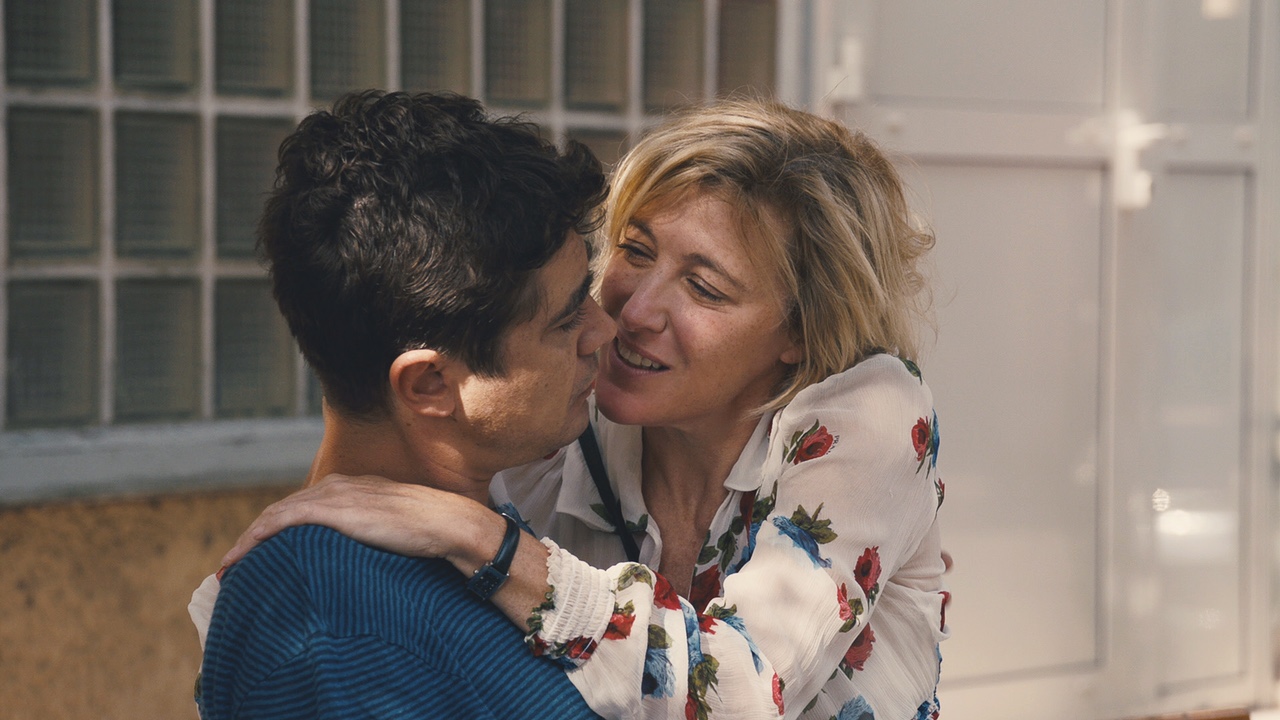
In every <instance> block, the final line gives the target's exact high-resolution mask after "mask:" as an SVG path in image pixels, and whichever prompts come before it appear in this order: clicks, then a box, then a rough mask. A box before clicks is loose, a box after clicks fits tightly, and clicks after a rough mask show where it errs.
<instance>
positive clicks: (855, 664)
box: [844, 625, 876, 672]
mask: <svg viewBox="0 0 1280 720" xmlns="http://www.w3.org/2000/svg"><path fill="white" fill-rule="evenodd" d="M875 641H876V634H875V633H874V632H872V630H871V626H870V625H868V626H866V627H864V628H862V632H860V633H858V637H856V638H854V639H853V644H852V645H850V646H849V651H848V652H846V653H845V654H844V662H845V665H848V666H849V667H851V668H853V669H854V670H857V671H858V672H862V669H863V668H864V667H865V666H866V663H867V658H869V657H871V645H872V644H873V643H874V642H875Z"/></svg>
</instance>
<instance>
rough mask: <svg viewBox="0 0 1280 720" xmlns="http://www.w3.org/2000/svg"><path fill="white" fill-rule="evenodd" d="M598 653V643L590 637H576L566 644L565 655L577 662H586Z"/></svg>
mask: <svg viewBox="0 0 1280 720" xmlns="http://www.w3.org/2000/svg"><path fill="white" fill-rule="evenodd" d="M595 651H596V641H595V640H593V639H591V638H589V637H582V636H579V637H576V638H574V639H572V640H570V641H569V642H567V643H565V646H564V654H565V656H566V657H570V658H573V659H575V660H586V659H588V658H590V657H591V654H592V653H594V652H595Z"/></svg>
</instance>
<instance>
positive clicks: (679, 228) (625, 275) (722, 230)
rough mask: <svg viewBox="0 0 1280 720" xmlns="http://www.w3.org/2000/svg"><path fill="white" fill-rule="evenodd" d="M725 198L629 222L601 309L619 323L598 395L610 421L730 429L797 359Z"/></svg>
mask: <svg viewBox="0 0 1280 720" xmlns="http://www.w3.org/2000/svg"><path fill="white" fill-rule="evenodd" d="M743 242H744V240H743V238H742V236H741V233H740V232H739V230H738V226H737V224H736V223H735V222H734V220H733V214H732V211H731V209H730V207H729V205H728V204H727V203H725V202H724V201H723V200H720V199H719V198H717V197H715V196H714V195H711V194H708V193H695V194H692V195H690V196H687V197H686V198H685V199H683V200H681V201H680V202H679V203H677V204H675V205H672V206H669V207H665V208H662V209H660V210H658V211H656V212H654V213H652V214H642V215H637V216H636V217H635V218H634V219H633V221H632V222H631V224H630V226H628V227H627V228H625V230H624V232H623V235H622V238H621V240H620V241H619V246H618V247H616V248H613V249H612V251H611V254H610V256H609V260H608V263H607V264H606V266H605V270H604V277H603V283H602V289H601V305H603V307H604V309H605V312H607V313H609V315H610V316H611V317H613V319H614V320H616V321H617V323H618V336H617V338H616V339H615V340H614V341H613V342H612V343H610V344H608V345H606V346H605V347H604V350H603V352H602V355H603V358H602V362H601V366H600V378H599V381H598V384H597V387H596V398H597V401H598V402H599V405H600V409H601V411H603V412H604V414H605V415H606V416H608V417H609V419H610V420H613V421H614V422H618V423H624V424H628V425H645V426H651V427H652V426H671V427H684V428H690V429H696V428H700V427H708V426H721V427H724V426H725V425H726V424H735V423H737V422H739V421H741V420H742V418H743V417H744V416H746V415H747V414H748V413H750V411H751V410H753V409H754V408H756V407H758V406H760V405H762V404H764V403H765V402H766V401H767V400H768V399H769V398H770V397H772V395H773V393H774V392H775V390H776V389H777V386H778V383H779V382H780V381H781V379H782V378H783V376H784V375H785V373H786V369H787V364H788V363H796V362H798V361H799V360H800V351H799V349H798V346H797V344H796V343H795V342H794V341H793V340H792V339H791V336H790V333H789V332H788V331H787V329H786V328H785V327H784V324H783V314H782V305H783V303H782V301H781V297H780V291H779V289H778V288H777V287H776V282H775V281H774V280H773V279H772V276H771V275H770V274H769V273H768V272H766V271H765V270H764V269H763V268H759V267H755V266H753V265H752V264H751V262H750V261H749V260H748V259H747V256H746V254H745V253H744V252H743Z"/></svg>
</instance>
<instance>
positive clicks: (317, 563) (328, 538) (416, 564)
mask: <svg viewBox="0 0 1280 720" xmlns="http://www.w3.org/2000/svg"><path fill="white" fill-rule="evenodd" d="M285 585H288V587H283V586H285ZM454 585H457V586H459V588H461V586H462V579H461V576H460V575H459V574H458V572H457V571H456V570H454V568H453V567H452V566H451V565H449V563H447V562H445V561H443V560H436V559H422V558H409V557H404V556H402V555H396V554H394V553H389V552H386V551H383V550H379V549H377V548H374V547H371V546H369V545H365V544H363V543H360V542H357V541H356V540H352V539H351V538H349V537H347V536H345V535H343V534H342V533H340V532H338V531H336V530H332V529H330V528H327V527H323V526H320V525H302V526H298V527H291V528H286V529H285V530H282V531H281V532H280V533H278V534H277V535H275V536H273V537H271V538H269V539H268V540H266V541H264V542H263V543H262V544H260V545H259V546H257V547H256V548H254V549H253V551H251V552H250V553H249V554H248V555H246V556H245V557H244V558H243V559H242V560H241V561H240V562H238V563H236V565H234V566H232V568H231V569H229V570H228V571H227V574H226V575H225V576H224V577H223V588H222V592H223V593H228V592H230V593H239V594H244V593H246V592H247V593H252V597H253V598H256V599H258V600H260V601H265V600H267V599H268V598H267V597H266V596H264V595H261V594H260V593H262V592H263V591H265V590H268V589H271V590H273V591H275V592H277V593H279V592H283V593H285V594H288V595H292V596H294V598H293V600H292V601H293V602H303V603H304V604H307V605H310V606H313V607H315V608H316V610H317V611H320V612H325V613H326V614H341V613H344V612H346V611H348V610H349V609H350V608H351V607H360V606H363V605H366V604H368V603H376V604H380V605H385V604H386V603H388V602H391V601H393V600H394V599H395V598H397V597H401V596H403V594H404V593H406V592H409V593H410V594H412V590H413V588H415V587H418V588H425V587H430V589H431V592H432V593H439V591H440V590H441V588H444V589H446V591H447V589H448V588H450V587H451V586H454ZM242 586H243V587H242Z"/></svg>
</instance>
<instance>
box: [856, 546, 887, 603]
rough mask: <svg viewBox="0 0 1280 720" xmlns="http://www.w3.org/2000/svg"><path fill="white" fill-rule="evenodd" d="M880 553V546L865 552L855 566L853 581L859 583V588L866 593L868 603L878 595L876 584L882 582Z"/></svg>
mask: <svg viewBox="0 0 1280 720" xmlns="http://www.w3.org/2000/svg"><path fill="white" fill-rule="evenodd" d="M879 551H880V546H879V545H876V546H875V547H869V548H867V549H866V550H863V551H862V555H861V557H859V558H858V562H857V563H856V564H855V565H854V566H853V579H854V580H857V581H858V587H860V588H862V592H864V593H866V596H867V600H868V601H870V600H872V598H873V596H874V595H875V594H876V593H875V590H876V584H877V583H878V582H879V581H880V552H879Z"/></svg>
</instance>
